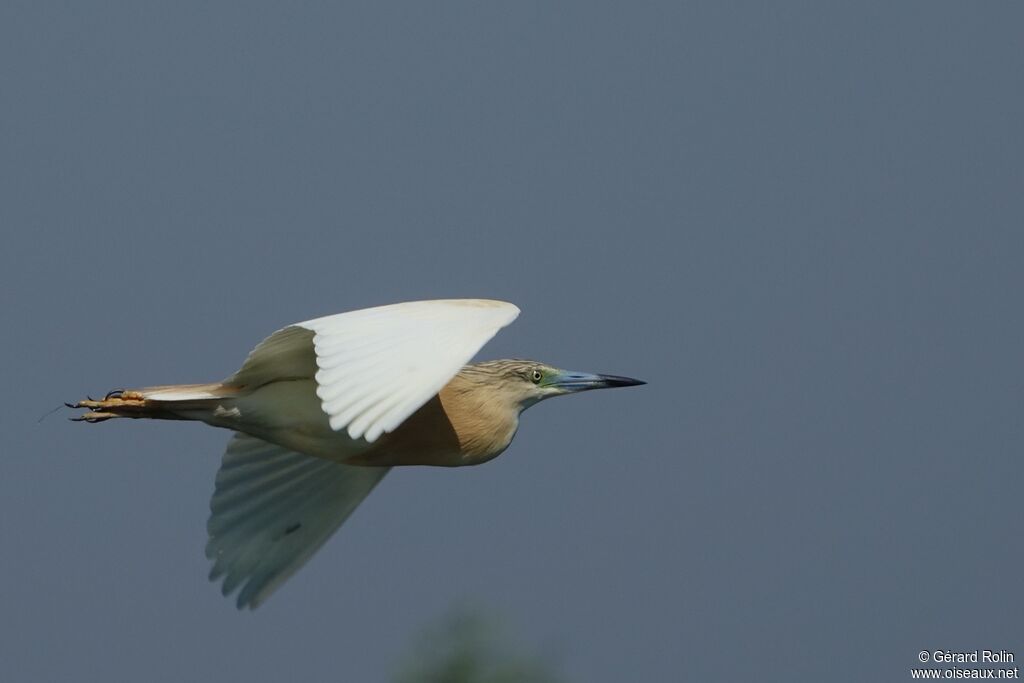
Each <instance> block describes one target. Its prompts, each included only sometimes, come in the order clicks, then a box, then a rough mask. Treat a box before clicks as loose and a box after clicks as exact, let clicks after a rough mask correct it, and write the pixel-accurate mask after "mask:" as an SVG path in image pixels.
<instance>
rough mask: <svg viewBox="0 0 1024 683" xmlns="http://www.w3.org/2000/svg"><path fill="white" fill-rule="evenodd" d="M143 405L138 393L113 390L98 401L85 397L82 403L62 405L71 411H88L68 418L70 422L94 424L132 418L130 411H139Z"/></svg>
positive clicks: (142, 399) (143, 401)
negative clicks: (83, 409) (82, 409)
mask: <svg viewBox="0 0 1024 683" xmlns="http://www.w3.org/2000/svg"><path fill="white" fill-rule="evenodd" d="M144 404H145V398H143V396H142V394H140V393H139V392H137V391H128V390H126V389H115V390H113V391H110V392H107V395H106V396H104V397H103V399H102V400H99V401H97V400H96V399H94V398H93V397H91V396H87V397H86V398H85V400H84V401H76V402H75V403H65V404H64V405H66V406H67V407H68V408H72V409H79V408H85V409H86V410H88V411H89V412H87V413H85V414H84V415H79V416H78V417H72V418H69V419H70V420H71V421H72V422H89V423H95V422H103V421H104V420H109V419H111V418H113V417H130V416H132V415H131V411H132V409H139V408H141V407H142V406H143V405H144ZM119 409H121V410H119ZM125 409H128V410H125Z"/></svg>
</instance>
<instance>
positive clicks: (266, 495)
mask: <svg viewBox="0 0 1024 683" xmlns="http://www.w3.org/2000/svg"><path fill="white" fill-rule="evenodd" d="M389 469H390V468H387V467H351V466H348V465H340V464H338V463H336V462H333V461H331V460H324V459H322V458H315V457H313V456H310V455H305V454H303V453H296V452H293V451H289V450H286V449H284V448H281V447H280V446H276V445H274V444H270V443H267V442H266V441H263V440H261V439H257V438H255V437H252V436H249V435H247V434H242V433H240V432H236V433H235V436H234V438H232V439H231V441H230V443H228V447H227V450H226V451H225V453H224V458H223V460H222V462H221V466H220V470H219V471H218V472H217V486H216V490H215V491H214V494H213V498H212V499H211V500H210V519H209V522H208V523H207V532H208V533H209V537H210V538H209V541H208V542H207V544H206V556H207V557H208V558H210V559H211V560H213V561H214V565H213V568H212V569H211V570H210V580H211V581H215V580H217V579H219V578H220V577H222V576H223V577H224V583H223V585H222V586H221V590H222V592H223V593H224V595H230V594H231V593H232V592H234V591H235V590H236V589H238V588H241V591H240V592H239V594H238V599H237V604H238V607H239V609H241V608H243V607H249V608H255V607H258V606H259V604H260V603H262V602H263V601H264V600H266V599H267V597H268V596H269V595H270V594H271V593H273V592H274V590H276V589H277V588H278V587H279V586H280V585H281V584H282V583H284V582H285V581H286V580H287V579H288V578H289V577H290V576H291V575H292V574H294V573H295V572H296V571H298V569H299V568H300V567H302V565H304V564H305V563H306V562H308V561H309V559H310V558H311V557H312V556H313V554H314V553H315V552H316V551H317V550H319V549H320V546H322V545H323V544H324V543H325V542H326V541H327V539H328V538H330V537H331V535H332V534H333V533H334V532H335V531H337V529H338V527H340V526H341V525H342V523H343V522H344V521H345V520H346V519H348V516H349V515H351V514H352V511H353V510H355V509H356V507H357V506H358V505H359V504H360V503H361V502H363V499H364V498H366V496H367V495H369V493H370V491H372V490H373V487H374V486H376V485H377V483H378V482H379V481H380V480H381V479H383V478H384V475H385V474H387V473H388V470H389Z"/></svg>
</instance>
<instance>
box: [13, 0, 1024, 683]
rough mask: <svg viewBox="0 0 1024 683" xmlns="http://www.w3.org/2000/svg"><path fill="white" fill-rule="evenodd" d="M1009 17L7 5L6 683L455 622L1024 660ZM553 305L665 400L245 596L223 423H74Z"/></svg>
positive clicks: (355, 639) (659, 669) (973, 7)
mask: <svg viewBox="0 0 1024 683" xmlns="http://www.w3.org/2000/svg"><path fill="white" fill-rule="evenodd" d="M1022 20H1024V10H1022V8H1021V6H1020V5H1019V4H1015V3H982V4H979V3H935V2H927V3H923V2H922V3H898V4H893V3H877V4H871V3H849V4H848V5H846V6H837V5H835V4H832V3H827V4H826V3H800V4H784V3H770V4H764V3H745V4H729V3H704V4H700V5H686V6H682V5H681V4H678V3H659V4H642V3H639V4H638V3H619V4H618V5H611V6H609V5H606V4H603V3H590V2H588V3H560V4H557V5H552V4H550V3H511V4H510V3H500V4H499V3H494V4H488V5H481V4H479V3H458V4H446V5H438V4H436V3H406V4H404V5H402V6H395V5H386V4H383V3H362V4H359V5H355V6H351V5H341V4H338V3H329V4H328V3H298V4H296V3H246V4H245V6H244V8H243V7H242V6H240V5H234V6H232V7H231V8H228V7H226V6H224V7H211V6H209V5H208V4H207V3H195V4H192V3H139V2H125V3H115V2H109V3H102V7H96V6H90V4H88V3H85V4H83V3H63V4H62V3H52V4H43V3H5V4H4V7H3V9H0V27H2V28H0V38H2V39H0V60H2V63H3V64H4V65H5V66H4V69H3V72H2V74H0V79H2V80H0V93H2V107H0V144H2V149H0V151H2V159H3V163H2V164H0V181H2V187H3V198H2V201H0V225H2V226H3V236H4V239H3V247H2V249H0V284H2V287H0V301H2V312H3V317H4V320H5V325H4V332H3V334H2V335H0V352H2V356H3V358H4V359H5V360H4V361H3V368H4V369H3V372H4V379H5V383H6V390H5V391H4V392H3V394H2V396H0V434H2V436H0V444H2V454H0V455H2V457H0V542H2V545H3V552H2V553H0V579H2V580H0V604H2V605H3V613H4V617H3V619H0V678H2V679H3V680H5V681H7V680H44V679H49V680H59V679H63V680H83V681H84V680H97V681H99V680H102V681H138V680H149V681H180V680H194V679H197V678H198V679H214V678H216V679H217V680H241V679H245V680H248V681H278V680H284V679H285V678H286V677H287V678H289V679H291V680H351V681H380V680H384V679H386V677H387V676H388V675H389V674H390V673H391V672H393V671H394V669H395V666H396V664H397V663H398V660H399V659H400V658H401V656H402V655H403V654H405V653H406V651H407V647H408V644H409V642H410V641H411V640H412V639H413V637H414V635H415V633H417V632H418V631H419V630H420V629H421V628H422V627H423V625H424V624H427V623H429V622H431V621H433V620H435V619H437V618H438V617H439V616H441V615H443V614H444V613H445V612H446V611H447V610H448V609H449V607H450V606H451V605H453V604H463V603H474V604H478V605H482V606H483V607H485V608H486V609H488V610H493V611H495V612H497V613H500V614H502V615H503V616H504V617H505V618H506V619H507V620H508V623H509V625H510V628H511V630H512V631H513V632H515V633H518V634H520V635H522V636H523V638H524V640H525V642H527V643H528V644H530V645H532V646H535V647H536V648H538V649H543V650H550V649H553V650H555V651H557V652H560V653H561V655H562V661H563V663H564V671H565V673H566V674H567V675H568V676H569V677H570V678H571V679H572V680H574V681H578V682H584V681H586V682H588V683H590V682H594V683H604V682H608V683H618V682H621V681H627V680H633V681H669V680H686V679H693V680H712V681H714V680H723V681H724V680H736V679H743V678H757V679H758V680H780V681H782V680H850V681H862V680H904V679H909V672H908V670H909V668H910V667H912V666H914V665H915V664H914V663H915V660H916V654H917V652H918V651H919V650H922V649H938V648H952V649H961V650H970V649H975V648H990V649H999V648H1006V649H1009V650H1015V651H1016V652H1017V653H1018V659H1020V657H1022V656H1024V637H1022V634H1024V624H1022V619H1024V617H1022V614H1024V599H1022V598H1024V589H1022V588H1021V583H1020V575H1021V572H1020V567H1021V563H1022V561H1024V553H1022V549H1021V542H1020V528H1021V507H1022V505H1021V495H1020V494H1021V487H1020V482H1021V480H1022V476H1024V461H1022V458H1021V447H1020V446H1021V442H1022V437H1024V434H1022V432H1024V421H1022V420H1021V417H1020V413H1021V408H1022V405H1024V370H1022V365H1021V362H1020V356H1021V349H1022V348H1024V324H1022V318H1021V303H1020V292H1021V289H1022V285H1024V276H1022V265H1021V264H1022V259H1024V220H1022V219H1024V191H1022V190H1024V185H1022V183H1024V172H1022V170H1024V169H1022V159H1024V137H1022V126H1021V122H1022V121H1024V88H1022V87H1021V85H1022V83H1021V74H1022V73H1024V51H1022V50H1021V42H1020V35H1021V34H1020V31H1021V26H1022ZM451 296H468V297H496V298H502V299H507V300H509V301H512V302H515V303H516V304H518V305H519V306H520V307H521V308H522V309H523V314H522V316H521V317H520V319H519V320H518V321H517V322H516V323H515V324H514V325H513V326H512V327H510V328H508V329H507V330H505V331H504V332H502V333H501V334H500V335H499V336H498V337H497V338H496V339H495V340H494V341H493V342H492V343H491V344H490V345H488V346H487V347H486V349H485V351H484V354H483V355H484V357H504V356H517V357H532V358H537V359H541V360H544V361H547V362H550V363H552V364H555V365H559V366H562V367H568V368H572V369H579V370H591V371H599V372H609V373H615V374H624V375H632V376H636V377H641V378H644V379H647V380H649V381H650V384H649V385H648V386H646V387H642V388H639V389H634V390H628V391H614V392H598V393H594V394H588V395H584V396H579V397H573V398H567V399H560V400H558V401H551V402H548V403H545V404H543V405H540V406H538V407H536V408H534V409H532V410H530V411H529V412H527V413H526V414H525V415H524V419H523V423H522V427H521V429H520V432H519V435H518V436H517V438H516V440H515V442H514V443H513V444H512V446H511V448H509V450H508V451H507V452H506V453H505V454H504V455H503V456H502V457H501V458H499V459H498V460H496V461H494V462H492V463H489V464H486V465H484V466H481V467H477V468H467V469H463V470H458V471H450V470H426V469H407V470H402V471H397V472H395V473H394V474H393V475H392V476H390V477H389V478H388V480H386V481H385V482H384V484H383V485H382V486H381V487H380V488H379V489H378V490H377V491H376V492H375V493H374V494H373V495H372V496H370V498H369V499H368V500H367V501H366V503H365V504H364V505H363V506H362V507H361V508H360V509H359V510H358V511H357V513H356V514H355V515H354V517H353V518H352V519H351V521H350V522H349V523H348V524H347V525H346V526H345V528H344V529H343V530H342V532H341V533H340V534H339V535H338V536H336V537H335V538H334V539H333V540H332V541H331V542H330V543H329V544H328V545H327V546H326V547H325V548H324V549H323V550H322V551H321V552H320V553H319V555H318V556H317V557H316V558H315V560H314V561H313V562H312V563H311V564H310V565H309V566H307V567H306V569H304V570H303V571H302V572H301V573H300V574H299V575H297V576H296V577H295V578H294V579H293V580H292V581H291V582H290V583H289V584H288V585H286V586H285V587H284V588H283V589H282V590H281V591H280V592H279V593H277V594H276V595H275V596H274V597H273V598H272V599H271V600H270V601H269V602H268V603H267V604H266V605H265V606H264V607H262V608H261V609H260V610H258V611H257V612H255V613H252V614H249V613H243V614H239V613H237V612H236V611H235V609H234V607H233V604H232V603H231V602H229V601H226V600H223V599H222V598H221V597H220V595H219V593H218V592H217V590H216V588H215V587H214V586H212V585H210V584H208V583H207V581H206V573H207V571H208V567H207V562H206V560H205V558H204V557H203V545H204V543H205V522H206V517H207V510H208V508H207V505H208V500H209V496H210V494H211V492H212V490H213V476H214V472H215V471H216V469H217V467H218V463H219V458H220V453H221V451H222V449H223V446H224V444H225V442H226V440H227V437H228V434H227V433H226V432H220V431H217V430H214V429H210V428H206V427H201V426H197V425H184V424H175V423H142V422H127V421H126V422H124V423H109V424H106V425H101V426H97V427H88V426H85V425H77V424H71V423H68V422H66V421H64V419H63V417H64V415H63V414H61V415H59V416H58V415H54V416H53V417H51V418H49V419H48V420H46V421H44V422H42V423H41V424H39V423H37V419H38V418H39V416H40V415H41V414H42V413H44V412H45V411H47V410H49V409H50V408H52V407H53V406H55V405H57V404H58V403H59V402H61V401H63V400H70V399H77V398H80V397H82V396H83V395H84V394H86V393H93V394H96V393H101V392H103V391H105V390H107V389H110V388H115V387H120V386H138V385H145V384H154V383H164V382H189V381H203V380H211V379H217V378H220V377H223V376H226V375H227V374H229V373H231V372H232V371H234V370H235V369H236V367H237V366H238V365H239V364H240V363H241V361H242V359H243V358H244V356H245V354H246V352H247V351H248V350H249V348H250V347H251V346H252V345H254V344H255V343H256V342H258V341H259V340H260V339H261V338H262V337H263V336H265V335H266V334H268V333H269V332H271V331H273V330H274V329H276V328H278V327H280V326H282V325H284V324H287V323H290V322H293V321H297V320H304V319H307V318H310V317H313V316H317V315H323V314H327V313H333V312H339V311H344V310H349V309H353V308H361V307H364V306H369V305H375V304H382V303H389V302H394V301H402V300H409V299H421V298H434V297H451Z"/></svg>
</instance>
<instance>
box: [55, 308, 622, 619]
mask: <svg viewBox="0 0 1024 683" xmlns="http://www.w3.org/2000/svg"><path fill="white" fill-rule="evenodd" d="M518 313H519V310H518V309H517V308H515V307H514V306H512V305H511V304H506V303H503V302H495V301H487V300H449V301H423V302H412V303H407V304H395V305H392V306H383V307H380V308H376V309H365V310H363V311H353V312H351V313H344V314H339V315H336V316H328V317H326V318H318V319H316V320H312V321H308V322H306V323H299V324H296V325H293V326H289V327H286V328H284V329H282V330H279V331H278V332H276V333H275V334H274V335H272V336H271V337H268V338H267V339H266V340H264V341H263V342H262V343H261V344H260V345H259V346H257V347H256V348H255V349H254V350H253V352H252V353H251V354H250V355H249V358H248V359H246V362H245V364H244V365H243V366H242V368H241V369H240V370H239V371H238V372H236V373H235V374H234V375H232V376H231V377H229V378H227V379H226V380H224V381H222V382H214V383H209V384H198V385H197V384H192V385H168V386H159V387H148V388H143V389H135V390H124V391H117V392H112V393H111V394H109V395H108V396H107V397H106V398H104V399H103V400H100V401H94V400H91V399H90V400H86V401H80V402H78V403H77V404H74V405H73V407H81V408H88V409H89V411H90V412H88V413H86V414H85V415H83V416H82V417H81V418H78V419H82V420H85V421H89V422H100V421H103V420H107V419H110V418H115V417H133V418H154V419H173V420H196V421H201V422H205V423H207V424H209V425H212V426H215V427H222V428H225V429H230V430H232V431H234V432H235V437H234V439H233V440H232V441H231V443H230V444H229V445H228V449H227V452H226V453H225V455H224V459H223V462H222V465H221V470H220V472H219V473H218V475H217V488H216V491H215V493H214V496H213V500H212V501H211V504H210V507H211V516H210V521H209V524H208V531H209V534H210V541H209V543H208V545H207V555H208V556H209V557H210V558H211V559H212V560H214V567H213V570H212V571H211V579H215V578H219V577H220V576H222V575H223V576H224V577H225V578H224V584H223V587H222V589H223V591H224V593H225V595H226V594H228V593H230V592H231V591H233V590H235V589H236V588H238V587H239V586H241V587H242V590H241V592H240V594H239V597H238V605H239V607H243V606H248V607H255V606H257V605H258V604H259V603H260V602H261V601H262V600H264V599H265V598H266V597H267V596H268V595H269V594H270V593H271V592H272V591H273V590H274V589H275V588H276V587H277V586H279V585H280V584H281V583H282V582H283V581H284V580H286V579H287V578H288V577H289V576H290V575H291V574H292V573H294V572H295V571H296V570H297V569H298V568H299V567H301V566H302V564H304V563H305V562H306V561H307V560H308V559H309V558H310V557H311V556H312V554H313V553H314V552H316V550H317V549H318V548H319V547H320V545H322V544H323V543H324V542H325V541H326V540H327V538H328V537H330V535H331V534H332V533H333V532H334V531H335V530H336V529H337V528H338V526H340V525H341V523H342V522H344V520H345V519H346V518H347V517H348V515H349V514H351V512H352V510H354V509H355V507H356V506H357V505H358V504H359V503H360V502H361V501H362V500H363V498H365V497H366V495H368V494H369V493H370V491H371V490H372V489H373V487H374V486H375V485H376V484H377V483H378V482H379V481H380V480H381V479H382V478H383V477H384V475H385V474H386V473H387V472H388V471H389V469H390V468H391V467H395V466H409V465H433V466H443V467H458V466H465V465H478V464H480V463H484V462H487V461H488V460H491V459H493V458H495V457H497V456H498V455H500V454H501V453H502V452H503V451H504V450H505V449H506V448H507V447H508V445H509V444H510V443H511V441H512V438H513V437H514V436H515V433H516V430H517V429H518V427H519V415H520V413H521V412H522V411H523V410H525V409H526V408H527V407H529V406H530V405H533V404H534V403H536V402H538V401H540V400H543V399H544V398H547V397H549V396H554V395H559V394H564V393H570V392H576V391H582V390H586V389H594V388H602V387H612V386H629V385H633V384H642V382H639V381H637V380H632V379H629V378H623V377H612V376H607V375H590V374H585V373H569V372H565V371H562V370H558V369H556V368H552V367H550V366H547V365H544V364H542V363H537V362H534V361H522V360H497V361H484V362H481V363H471V364H466V362H467V361H468V360H469V359H470V357H471V356H472V355H473V354H475V353H476V351H477V350H478V349H479V348H480V346H482V345H483V344H484V343H485V342H486V341H487V340H488V339H489V338H490V337H491V336H493V334H494V333H495V332H496V331H497V330H498V329H500V328H501V327H503V326H504V325H507V324H508V323H509V322H511V321H512V320H513V319H515V317H516V316H517V315H518Z"/></svg>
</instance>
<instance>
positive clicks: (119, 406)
mask: <svg viewBox="0 0 1024 683" xmlns="http://www.w3.org/2000/svg"><path fill="white" fill-rule="evenodd" d="M238 392H239V389H238V388H237V387H230V386H224V385H223V384H221V383H220V382H214V383H212V384H171V385H167V386H159V387H145V388H143V389H117V390H115V391H110V392H108V393H107V395H106V396H104V397H103V398H102V399H100V400H95V399H92V398H86V399H85V400H82V401H77V402H75V403H65V405H66V406H67V407H68V408H85V409H86V410H87V411H88V412H86V413H84V414H83V415H80V416H78V417H73V418H71V419H72V420H74V421H76V422H103V421H105V420H109V419H111V418H115V417H132V418H149V419H154V420H193V419H196V417H195V415H196V412H197V411H199V412H202V411H204V410H208V409H209V408H210V406H211V404H214V403H218V402H219V401H221V400H223V399H225V398H230V397H232V396H236V395H237V394H238Z"/></svg>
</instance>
